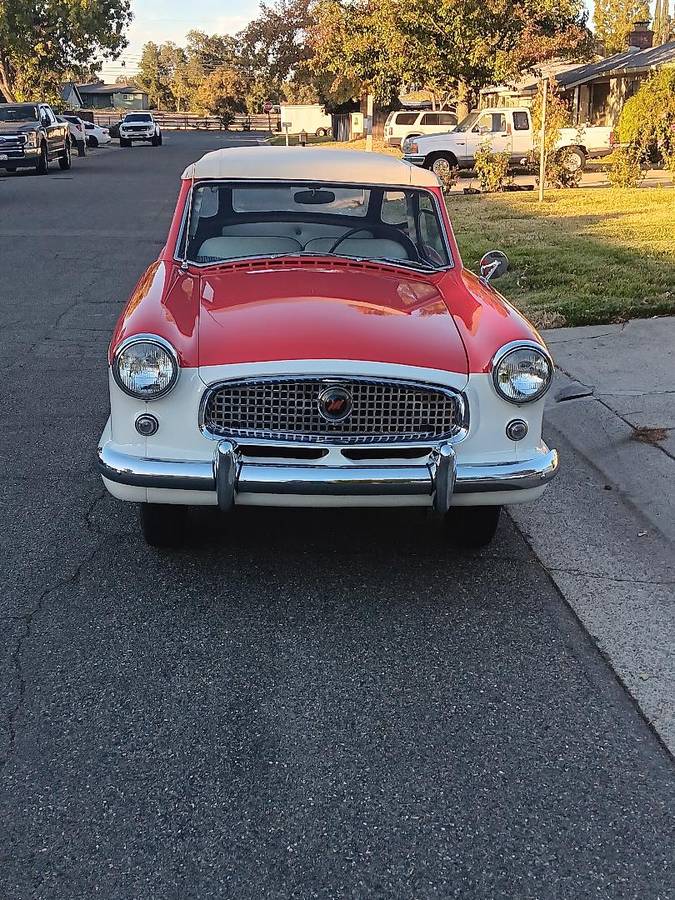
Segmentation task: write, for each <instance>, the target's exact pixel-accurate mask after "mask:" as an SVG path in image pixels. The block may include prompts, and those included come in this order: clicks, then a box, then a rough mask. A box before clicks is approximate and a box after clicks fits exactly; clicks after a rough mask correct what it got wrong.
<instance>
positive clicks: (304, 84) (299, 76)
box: [237, 0, 317, 112]
mask: <svg viewBox="0 0 675 900" xmlns="http://www.w3.org/2000/svg"><path fill="white" fill-rule="evenodd" d="M312 21H313V14H312V11H311V8H310V0H276V2H275V3H273V4H272V5H268V4H266V3H262V4H261V6H260V15H259V16H258V18H257V19H254V20H253V21H252V22H249V24H248V25H247V26H246V28H244V29H243V31H240V32H239V34H238V35H237V43H238V54H237V57H238V58H237V64H238V66H239V68H240V69H241V71H242V74H243V75H244V77H245V78H246V79H247V80H248V82H249V90H248V94H247V104H248V107H249V111H251V112H253V111H254V110H255V109H259V108H260V106H261V104H262V103H263V102H264V101H265V100H272V101H273V102H279V101H281V100H283V99H290V96H292V97H294V98H295V97H298V96H302V97H306V96H313V98H314V101H315V100H316V99H317V95H316V91H315V90H313V89H312V87H311V84H310V82H311V72H310V71H309V69H308V68H307V61H308V58H309V56H310V54H311V48H310V47H309V45H308V43H307V31H308V29H309V28H310V26H311V24H312ZM289 94H290V96H289ZM314 101H310V102H314ZM296 102H304V101H296Z"/></svg>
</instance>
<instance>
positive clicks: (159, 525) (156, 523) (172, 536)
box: [140, 503, 187, 547]
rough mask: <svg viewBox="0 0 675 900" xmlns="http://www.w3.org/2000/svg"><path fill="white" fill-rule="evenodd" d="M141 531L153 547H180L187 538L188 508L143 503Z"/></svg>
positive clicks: (141, 508)
mask: <svg viewBox="0 0 675 900" xmlns="http://www.w3.org/2000/svg"><path fill="white" fill-rule="evenodd" d="M140 516H141V530H142V532H143V537H144V538H145V542H146V544H150V546H151V547H180V545H181V544H182V543H183V538H184V537H185V524H186V520H187V507H186V506H176V505H173V504H171V505H169V504H162V503H141V505H140Z"/></svg>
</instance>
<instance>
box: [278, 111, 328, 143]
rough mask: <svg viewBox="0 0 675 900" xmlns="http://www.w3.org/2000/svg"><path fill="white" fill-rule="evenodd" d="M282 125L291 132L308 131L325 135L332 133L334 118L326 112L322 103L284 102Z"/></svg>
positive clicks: (319, 135)
mask: <svg viewBox="0 0 675 900" xmlns="http://www.w3.org/2000/svg"><path fill="white" fill-rule="evenodd" d="M286 123H288V126H286ZM281 127H282V129H283V130H284V131H285V130H286V127H288V133H289V134H300V132H301V131H306V132H307V134H315V135H316V136H317V137H325V136H326V135H329V134H331V133H332V130H333V120H332V118H331V117H330V116H329V115H327V114H326V109H325V107H324V106H323V104H321V103H297V104H282V105H281Z"/></svg>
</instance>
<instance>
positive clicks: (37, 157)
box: [0, 103, 70, 175]
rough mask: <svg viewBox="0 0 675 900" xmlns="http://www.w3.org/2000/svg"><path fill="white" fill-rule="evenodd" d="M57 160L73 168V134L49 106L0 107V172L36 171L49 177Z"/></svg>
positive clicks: (66, 167)
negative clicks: (71, 153)
mask: <svg viewBox="0 0 675 900" xmlns="http://www.w3.org/2000/svg"><path fill="white" fill-rule="evenodd" d="M55 159H57V160H58V161H59V166H60V168H62V169H69V168H70V133H69V130H68V123H67V122H58V121H57V120H56V116H55V115H54V112H53V110H52V108H51V106H48V105H47V104H46V103H0V169H7V171H8V172H15V171H16V170H17V169H19V168H30V169H34V171H35V173H36V174H37V175H46V174H47V172H48V171H49V163H50V162H51V161H52V160H55Z"/></svg>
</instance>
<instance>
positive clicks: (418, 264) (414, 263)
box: [369, 256, 439, 272]
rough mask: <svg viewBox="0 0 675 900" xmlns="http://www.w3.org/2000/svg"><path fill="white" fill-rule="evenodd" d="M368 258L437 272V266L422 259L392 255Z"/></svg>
mask: <svg viewBox="0 0 675 900" xmlns="http://www.w3.org/2000/svg"><path fill="white" fill-rule="evenodd" d="M369 259H372V260H377V261H378V262H388V263H393V264H394V265H396V266H406V267H407V268H409V269H424V270H425V271H429V272H438V270H439V267H438V266H432V265H431V263H428V262H425V261H424V260H423V259H397V258H396V257H392V256H371V257H369Z"/></svg>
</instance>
